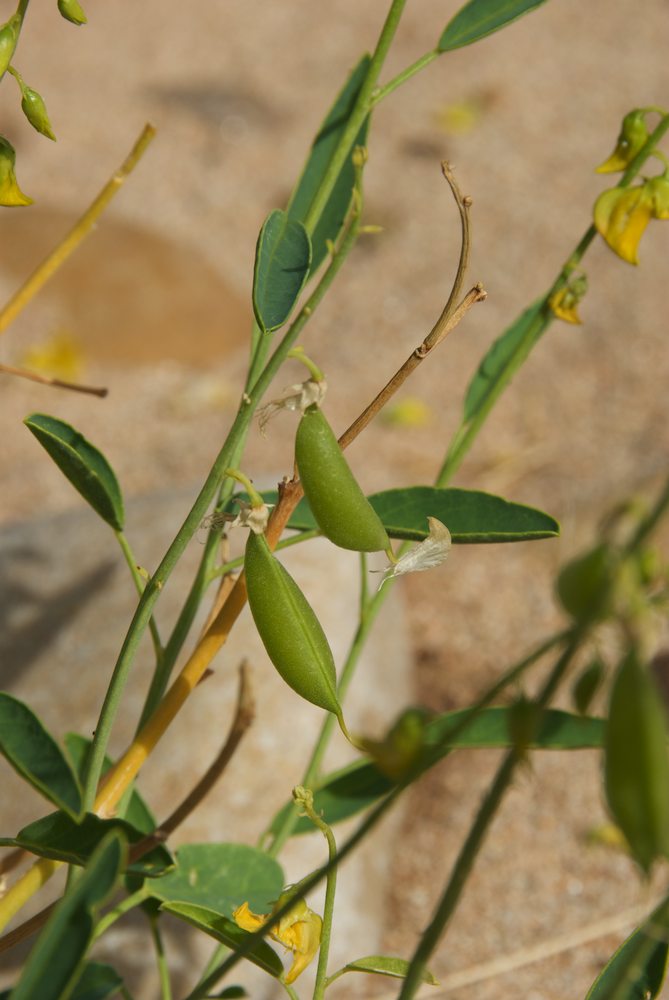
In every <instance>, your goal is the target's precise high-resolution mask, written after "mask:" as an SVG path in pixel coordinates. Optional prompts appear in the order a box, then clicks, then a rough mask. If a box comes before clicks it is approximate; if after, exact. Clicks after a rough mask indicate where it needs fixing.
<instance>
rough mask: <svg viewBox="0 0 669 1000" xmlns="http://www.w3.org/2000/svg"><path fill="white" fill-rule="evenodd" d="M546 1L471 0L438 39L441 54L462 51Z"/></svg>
mask: <svg viewBox="0 0 669 1000" xmlns="http://www.w3.org/2000/svg"><path fill="white" fill-rule="evenodd" d="M545 2H546V0H470V2H469V3H467V4H465V6H464V7H462V9H461V10H459V11H458V13H457V14H456V15H455V17H454V18H453V19H452V20H451V21H449V23H448V24H447V26H446V28H445V30H444V33H443V34H442V36H441V38H440V39H439V44H438V46H437V49H438V51H439V52H449V51H451V49H460V48H462V47H463V46H464V45H471V44H472V43H473V42H478V40H479V39H480V38H485V37H486V35H492V33H493V32H494V31H499V30H500V28H504V27H506V25H507V24H511V22H512V21H515V20H517V19H518V18H519V17H522V16H523V14H529V13H530V11H532V10H534V9H535V7H540V6H541V5H542V4H543V3H545Z"/></svg>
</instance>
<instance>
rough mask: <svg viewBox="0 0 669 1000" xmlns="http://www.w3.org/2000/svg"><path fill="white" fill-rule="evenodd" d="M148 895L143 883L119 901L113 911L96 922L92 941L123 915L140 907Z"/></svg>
mask: <svg viewBox="0 0 669 1000" xmlns="http://www.w3.org/2000/svg"><path fill="white" fill-rule="evenodd" d="M149 895H150V894H149V891H148V889H147V888H146V883H145V884H144V885H143V886H142V888H141V889H138V890H137V892H133V893H132V895H130V896H126V898H125V899H123V900H121V902H120V903H118V904H117V905H116V906H115V907H114V908H113V910H110V911H109V912H108V913H105V915H104V917H102V919H101V920H99V921H98V923H97V924H96V927H95V930H94V932H93V940H94V941H97V939H98V938H99V937H102V935H103V934H104V933H105V931H107V930H109V928H110V927H111V926H112V924H115V923H116V921H117V920H118V919H119V918H120V917H122V916H123V915H124V913H128V912H129V911H130V910H132V909H134V908H135V907H136V906H141V904H142V903H144V902H146V900H147V899H148V898H149Z"/></svg>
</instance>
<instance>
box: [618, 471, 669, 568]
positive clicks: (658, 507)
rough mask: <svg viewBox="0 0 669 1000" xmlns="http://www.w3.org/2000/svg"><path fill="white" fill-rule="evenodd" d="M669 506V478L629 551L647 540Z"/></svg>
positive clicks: (632, 539) (636, 533)
mask: <svg viewBox="0 0 669 1000" xmlns="http://www.w3.org/2000/svg"><path fill="white" fill-rule="evenodd" d="M668 508H669V479H667V481H666V482H665V484H664V487H663V489H662V492H661V493H660V495H659V497H658V498H657V501H656V502H655V506H654V507H653V508H652V509H651V510H650V512H649V513H648V514H647V516H646V517H645V518H644V519H643V521H642V522H641V524H640V525H639V527H638V528H637V530H636V531H635V533H634V535H633V537H632V538H631V539H630V541H629V543H628V544H627V546H626V548H627V551H628V553H631V552H634V551H636V550H638V549H639V548H640V547H641V546H642V545H643V544H644V543H645V541H646V539H647V538H648V536H649V535H650V534H651V533H652V532H653V531H654V530H655V528H656V527H657V525H658V524H659V522H660V521H661V519H662V518H663V517H664V515H665V514H666V512H667V509H668Z"/></svg>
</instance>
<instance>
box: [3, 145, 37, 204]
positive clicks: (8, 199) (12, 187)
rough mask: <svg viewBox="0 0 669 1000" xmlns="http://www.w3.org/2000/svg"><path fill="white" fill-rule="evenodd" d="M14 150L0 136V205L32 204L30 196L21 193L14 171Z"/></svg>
mask: <svg viewBox="0 0 669 1000" xmlns="http://www.w3.org/2000/svg"><path fill="white" fill-rule="evenodd" d="M15 160H16V152H15V150H14V147H13V146H12V144H11V142H8V141H7V140H6V139H3V137H2V136H0V205H5V206H6V207H8V208H16V207H18V206H20V205H32V202H33V200H32V198H29V197H28V196H27V195H25V194H24V193H23V191H22V190H21V188H20V187H19V185H18V183H17V180H16V175H15V173H14V162H15Z"/></svg>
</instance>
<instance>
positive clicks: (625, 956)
mask: <svg viewBox="0 0 669 1000" xmlns="http://www.w3.org/2000/svg"><path fill="white" fill-rule="evenodd" d="M668 931H669V900H667V899H665V900H663V902H662V903H660V905H659V906H658V907H657V908H656V909H655V910H654V911H653V913H652V914H651V916H650V917H649V918H648V920H647V921H646V922H645V923H643V924H642V925H641V927H638V928H637V929H636V930H635V931H633V933H632V934H630V936H629V937H628V938H627V940H626V941H623V943H622V944H621V946H620V948H618V950H617V951H616V952H615V953H614V955H613V956H612V957H611V958H610V959H609V961H608V962H607V963H606V965H605V967H604V968H603V969H602V971H601V972H600V974H599V975H598V976H597V978H596V980H595V981H594V983H593V984H592V986H591V987H590V989H589V990H588V995H587V996H586V998H585V1000H655V998H656V997H658V996H659V994H660V990H661V989H662V983H663V982H664V977H665V973H666V968H667V957H668V955H669V941H668V940H667V932H668Z"/></svg>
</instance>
